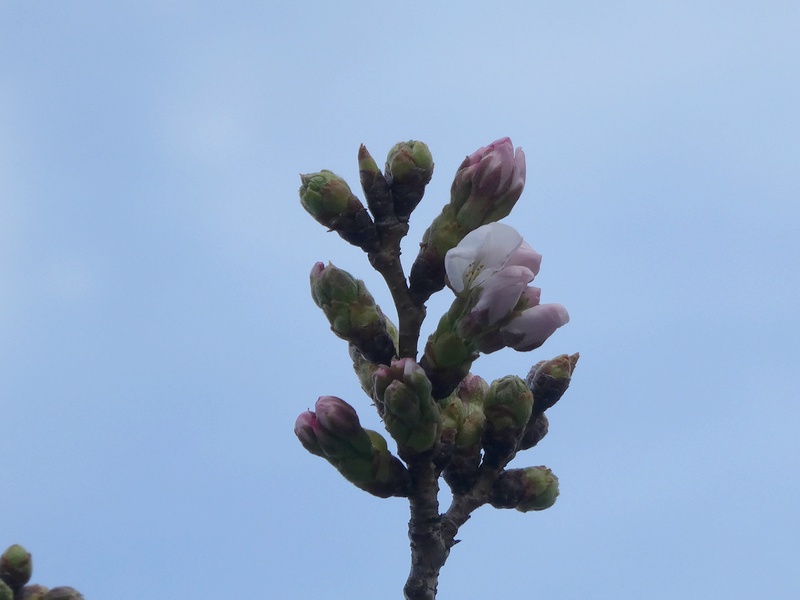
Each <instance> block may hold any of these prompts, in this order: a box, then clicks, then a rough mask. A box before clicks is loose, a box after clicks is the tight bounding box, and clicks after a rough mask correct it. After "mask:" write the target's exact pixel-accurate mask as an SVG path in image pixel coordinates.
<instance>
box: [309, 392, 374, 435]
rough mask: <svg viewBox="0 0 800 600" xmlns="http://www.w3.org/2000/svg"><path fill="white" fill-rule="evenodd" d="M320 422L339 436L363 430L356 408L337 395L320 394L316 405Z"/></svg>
mask: <svg viewBox="0 0 800 600" xmlns="http://www.w3.org/2000/svg"><path fill="white" fill-rule="evenodd" d="M314 408H315V409H316V412H317V421H318V422H319V424H320V425H321V426H322V427H324V428H325V429H327V430H328V431H330V432H332V433H334V434H335V435H336V436H337V437H342V438H346V437H351V436H356V435H357V434H358V433H359V432H361V431H362V428H361V423H360V422H359V420H358V414H357V413H356V410H355V409H354V408H353V407H352V406H350V405H349V404H348V403H347V402H345V401H344V400H342V399H341V398H337V397H336V396H320V397H319V399H318V400H317V403H316V404H315V405H314Z"/></svg>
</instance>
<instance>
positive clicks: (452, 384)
mask: <svg viewBox="0 0 800 600" xmlns="http://www.w3.org/2000/svg"><path fill="white" fill-rule="evenodd" d="M456 303H458V300H456ZM456 303H454V305H453V307H451V310H450V311H449V312H448V313H446V314H445V315H443V316H442V318H441V319H440V320H439V325H438V326H437V327H436V331H434V332H433V334H431V336H430V337H429V338H428V342H427V343H426V344H425V352H424V353H423V355H422V359H421V360H420V365H421V366H422V368H423V369H424V370H425V373H426V374H427V376H428V379H430V381H431V385H432V388H433V389H432V394H433V397H434V398H435V399H436V400H441V399H442V398H446V397H447V396H449V395H450V394H452V393H453V390H455V389H456V386H458V384H459V383H461V380H462V379H464V377H466V376H467V374H468V373H469V369H470V367H471V366H472V363H473V361H475V359H476V358H478V352H477V351H476V350H475V349H474V348H473V347H472V344H471V343H470V342H469V341H468V340H466V339H464V337H463V336H461V335H460V334H459V333H458V331H457V327H458V319H457V313H458V308H457V307H456Z"/></svg>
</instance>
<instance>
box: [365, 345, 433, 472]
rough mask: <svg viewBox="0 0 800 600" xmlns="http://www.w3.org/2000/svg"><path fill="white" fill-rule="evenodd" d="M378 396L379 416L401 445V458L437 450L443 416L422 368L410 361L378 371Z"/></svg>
mask: <svg viewBox="0 0 800 600" xmlns="http://www.w3.org/2000/svg"><path fill="white" fill-rule="evenodd" d="M374 394H375V402H376V405H377V407H378V412H379V413H380V414H381V415H382V416H383V420H384V424H385V425H386V430H387V431H388V432H389V433H390V434H391V436H392V437H393V438H394V440H395V441H396V442H397V452H398V454H399V455H400V457H401V458H404V459H405V458H408V457H412V456H414V455H417V454H421V453H423V452H428V451H431V450H433V448H434V446H435V445H436V442H437V441H438V440H439V433H440V429H441V415H440V409H439V405H438V404H437V403H436V402H435V401H434V400H433V397H432V396H431V382H430V381H429V380H428V378H427V376H426V375H425V371H423V370H422V367H420V366H419V365H418V364H417V363H416V362H414V360H413V359H410V358H401V359H399V360H393V361H392V364H391V366H385V365H384V366H380V367H378V368H377V370H376V371H375V375H374Z"/></svg>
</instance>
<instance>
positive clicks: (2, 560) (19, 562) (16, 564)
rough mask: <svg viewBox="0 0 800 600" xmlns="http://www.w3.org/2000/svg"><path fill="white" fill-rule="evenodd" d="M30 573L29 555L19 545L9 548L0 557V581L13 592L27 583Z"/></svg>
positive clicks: (31, 567) (31, 564) (30, 561)
mask: <svg viewBox="0 0 800 600" xmlns="http://www.w3.org/2000/svg"><path fill="white" fill-rule="evenodd" d="M32 572H33V561H32V560H31V553H30V552H28V551H27V550H25V548H23V547H22V546H20V545H19V544H14V545H13V546H9V548H8V549H7V550H6V551H5V552H3V555H2V556H0V579H1V580H3V581H4V582H5V583H6V584H7V585H8V587H10V588H11V589H12V590H13V591H14V592H16V591H17V590H18V589H20V588H22V586H24V585H25V584H26V583H28V581H29V580H30V578H31V573H32Z"/></svg>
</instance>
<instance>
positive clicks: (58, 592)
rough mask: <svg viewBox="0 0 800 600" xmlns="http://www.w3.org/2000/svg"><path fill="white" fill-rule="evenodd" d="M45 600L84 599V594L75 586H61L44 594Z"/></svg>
mask: <svg viewBox="0 0 800 600" xmlns="http://www.w3.org/2000/svg"><path fill="white" fill-rule="evenodd" d="M44 600H83V595H81V594H80V593H79V592H78V590H76V589H74V588H71V587H68V586H61V587H55V588H53V589H51V590H50V591H49V592H47V593H46V594H45V595H44Z"/></svg>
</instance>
